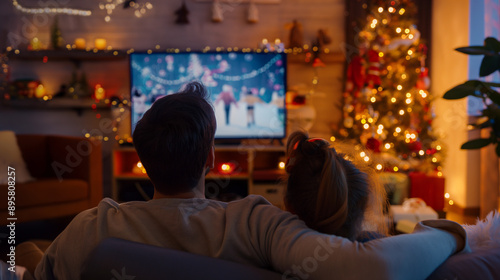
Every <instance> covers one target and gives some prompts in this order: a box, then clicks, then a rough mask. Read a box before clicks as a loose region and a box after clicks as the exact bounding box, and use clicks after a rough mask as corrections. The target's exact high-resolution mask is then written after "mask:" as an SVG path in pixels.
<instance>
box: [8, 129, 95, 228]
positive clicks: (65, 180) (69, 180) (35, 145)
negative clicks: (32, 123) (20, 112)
mask: <svg viewBox="0 0 500 280" xmlns="http://www.w3.org/2000/svg"><path fill="white" fill-rule="evenodd" d="M15 137H16V140H17V144H18V146H19V149H20V151H21V154H22V158H23V159H24V162H25V164H26V167H27V169H28V171H29V173H30V175H31V177H33V178H34V180H33V181H28V182H24V183H20V182H16V184H15V207H16V208H15V217H16V218H17V221H16V222H17V223H21V222H29V221H35V220H44V219H51V218H58V217H65V216H71V215H75V214H77V213H79V212H81V211H83V210H85V209H88V208H91V207H94V206H97V204H98V203H99V201H100V200H101V199H102V151H101V143H100V142H96V141H92V142H91V141H90V140H89V139H86V138H83V137H71V136H55V135H16V136H15ZM58 173H59V175H60V176H59V177H58V176H57V174H58ZM0 189H1V190H2V191H0V201H7V185H0ZM8 214H9V212H8V209H7V203H0V225H6V224H7V222H8V220H7V219H6V218H7V217H9V216H8Z"/></svg>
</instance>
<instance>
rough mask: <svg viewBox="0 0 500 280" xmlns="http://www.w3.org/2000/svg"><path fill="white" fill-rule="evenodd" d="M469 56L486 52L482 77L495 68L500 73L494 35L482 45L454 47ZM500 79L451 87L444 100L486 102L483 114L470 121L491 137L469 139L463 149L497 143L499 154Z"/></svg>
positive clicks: (499, 46) (499, 45) (499, 49)
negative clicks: (469, 99)
mask: <svg viewBox="0 0 500 280" xmlns="http://www.w3.org/2000/svg"><path fill="white" fill-rule="evenodd" d="M455 50H456V51H459V52H461V53H465V54H468V55H483V56H484V57H483V60H482V61H481V66H480V68H479V76H480V77H486V76H488V75H491V74H493V73H494V72H496V71H499V72H500V42H499V41H498V40H497V39H495V38H492V37H488V38H486V39H485V40H484V45H483V46H469V47H461V48H457V49H455ZM499 87H500V83H498V82H483V81H479V80H470V81H466V82H465V83H463V84H460V85H458V86H455V87H454V88H452V89H450V90H448V91H447V92H446V93H445V94H444V96H443V98H444V99H461V98H465V97H468V96H474V97H478V98H481V99H482V101H483V104H484V109H483V110H482V116H481V117H479V118H478V119H477V121H476V122H475V123H473V124H471V125H472V126H473V127H474V128H475V129H490V137H488V138H479V139H474V140H470V141H468V142H465V143H464V144H462V147H461V148H462V149H480V148H482V147H485V146H487V145H490V144H493V145H496V154H497V156H499V157H500V93H499V92H498V91H497V90H496V89H495V88H499Z"/></svg>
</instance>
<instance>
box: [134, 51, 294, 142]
mask: <svg viewBox="0 0 500 280" xmlns="http://www.w3.org/2000/svg"><path fill="white" fill-rule="evenodd" d="M285 64H286V57H285V54H283V53H252V52H247V53H245V52H228V53H205V52H189V53H151V54H147V53H133V54H131V55H130V73H131V100H132V105H131V106H132V107H131V121H132V131H133V130H134V128H135V125H136V123H137V121H139V120H140V119H141V117H142V115H143V114H144V113H145V112H146V111H147V110H148V109H149V108H150V107H151V105H152V104H153V102H154V101H155V100H156V99H158V98H161V97H162V96H165V95H168V94H172V93H175V92H177V91H179V90H180V89H181V88H182V86H183V85H185V84H186V83H188V82H191V81H199V82H202V83H203V84H204V85H205V86H206V87H207V89H208V91H209V92H210V98H211V102H212V104H213V106H214V109H215V116H216V118H217V131H216V134H215V137H216V138H218V139H245V138H270V139H273V138H274V139H276V138H284V137H285V125H286V117H285V93H286V65H285Z"/></svg>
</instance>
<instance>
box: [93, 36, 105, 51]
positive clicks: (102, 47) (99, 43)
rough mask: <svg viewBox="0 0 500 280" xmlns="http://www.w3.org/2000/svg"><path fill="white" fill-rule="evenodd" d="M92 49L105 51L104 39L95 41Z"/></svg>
mask: <svg viewBox="0 0 500 280" xmlns="http://www.w3.org/2000/svg"><path fill="white" fill-rule="evenodd" d="M94 47H95V48H96V49H98V50H105V49H106V39H102V38H98V39H95V42H94Z"/></svg>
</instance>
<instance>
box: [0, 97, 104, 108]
mask: <svg viewBox="0 0 500 280" xmlns="http://www.w3.org/2000/svg"><path fill="white" fill-rule="evenodd" d="M93 104H95V105H96V109H98V110H99V109H100V110H109V107H110V106H109V104H105V103H104V102H98V103H96V102H95V100H94V99H90V98H82V99H72V98H54V99H50V100H47V101H44V100H41V99H36V98H24V99H13V100H3V101H2V105H3V106H6V107H12V108H15V109H43V110H68V109H70V110H77V111H81V110H93V108H92V105H93Z"/></svg>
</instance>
